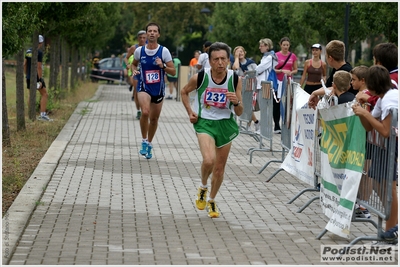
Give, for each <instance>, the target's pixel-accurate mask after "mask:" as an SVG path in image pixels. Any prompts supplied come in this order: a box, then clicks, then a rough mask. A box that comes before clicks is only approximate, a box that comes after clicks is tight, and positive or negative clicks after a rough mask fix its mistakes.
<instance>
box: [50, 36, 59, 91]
mask: <svg viewBox="0 0 400 267" xmlns="http://www.w3.org/2000/svg"><path fill="white" fill-rule="evenodd" d="M56 47H57V37H52V38H51V46H50V77H49V86H48V89H49V91H50V90H54V89H56V83H57V76H56V56H57V54H56V53H57V48H56Z"/></svg>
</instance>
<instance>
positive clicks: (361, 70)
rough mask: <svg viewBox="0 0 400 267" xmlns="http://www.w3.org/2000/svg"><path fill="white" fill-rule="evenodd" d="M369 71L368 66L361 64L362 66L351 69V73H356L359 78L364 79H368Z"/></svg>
mask: <svg viewBox="0 0 400 267" xmlns="http://www.w3.org/2000/svg"><path fill="white" fill-rule="evenodd" d="M367 73H368V67H367V66H364V65H360V66H357V67H354V68H353V69H352V70H351V71H350V74H354V75H356V77H357V78H358V79H359V80H362V79H364V80H366V79H367Z"/></svg>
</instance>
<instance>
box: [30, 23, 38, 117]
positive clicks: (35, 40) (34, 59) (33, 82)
mask: <svg viewBox="0 0 400 267" xmlns="http://www.w3.org/2000/svg"><path fill="white" fill-rule="evenodd" d="M38 36H39V33H38V32H37V31H35V33H34V34H33V44H32V59H31V82H30V88H31V89H30V90H29V112H28V113H29V119H31V120H32V121H35V119H36V90H35V89H36V88H37V61H38V46H39V39H38Z"/></svg>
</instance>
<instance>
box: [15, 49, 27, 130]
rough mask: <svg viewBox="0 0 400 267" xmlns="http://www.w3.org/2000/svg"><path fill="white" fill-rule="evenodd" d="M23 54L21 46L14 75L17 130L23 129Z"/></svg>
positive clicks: (24, 126) (24, 127)
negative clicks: (15, 75) (15, 74)
mask: <svg viewBox="0 0 400 267" xmlns="http://www.w3.org/2000/svg"><path fill="white" fill-rule="evenodd" d="M24 55H25V49H24V48H22V49H21V50H20V51H19V52H18V54H17V77H16V86H17V87H16V91H17V92H16V93H17V94H16V96H17V103H16V104H17V131H25V129H26V125H25V99H24V84H25V82H24Z"/></svg>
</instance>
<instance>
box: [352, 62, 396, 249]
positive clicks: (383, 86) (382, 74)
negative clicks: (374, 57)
mask: <svg viewBox="0 0 400 267" xmlns="http://www.w3.org/2000/svg"><path fill="white" fill-rule="evenodd" d="M366 82H367V87H368V89H369V91H370V92H371V94H372V95H376V96H378V97H379V99H378V101H377V102H376V105H375V108H374V109H373V110H372V112H371V113H370V112H368V111H367V110H365V109H363V108H362V107H361V106H360V105H359V104H355V105H353V111H354V114H355V115H357V116H359V117H360V120H361V123H362V124H363V126H364V128H365V129H366V131H371V130H373V129H375V130H376V131H377V132H378V133H379V134H380V135H381V136H383V137H384V138H387V137H389V136H390V132H391V122H392V116H391V114H390V112H389V111H390V109H391V108H396V109H398V105H399V99H398V98H399V94H398V90H395V89H391V88H392V87H393V85H392V82H391V78H390V74H389V71H388V70H387V69H386V68H385V67H383V66H381V65H374V66H372V67H370V68H369V69H368V73H367V80H366ZM357 100H358V101H359V102H361V103H362V99H359V98H358V97H357ZM396 146H397V144H396ZM396 152H397V149H396ZM395 162H396V166H395V167H397V153H396V161H395ZM377 164H379V163H377ZM389 178H390V179H393V184H392V192H391V193H392V205H391V209H390V215H389V219H388V220H387V221H386V226H385V231H386V232H385V233H383V236H382V237H383V238H385V240H388V242H386V243H389V244H396V243H397V220H398V210H397V209H398V200H397V192H396V191H397V190H396V184H397V175H396V174H395V175H394V177H393V178H392V177H382V178H381V179H384V180H383V181H386V180H387V179H389ZM385 179H386V180H385Z"/></svg>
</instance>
